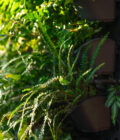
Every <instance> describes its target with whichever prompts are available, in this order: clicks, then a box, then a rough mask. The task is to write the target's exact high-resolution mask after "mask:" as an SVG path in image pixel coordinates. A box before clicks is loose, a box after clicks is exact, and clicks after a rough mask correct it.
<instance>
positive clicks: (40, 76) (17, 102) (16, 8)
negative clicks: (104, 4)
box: [0, 0, 107, 140]
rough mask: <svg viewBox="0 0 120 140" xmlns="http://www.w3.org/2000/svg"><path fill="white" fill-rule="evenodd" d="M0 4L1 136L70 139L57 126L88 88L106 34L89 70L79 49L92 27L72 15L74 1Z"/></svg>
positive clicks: (28, 0) (8, 1)
mask: <svg viewBox="0 0 120 140" xmlns="http://www.w3.org/2000/svg"><path fill="white" fill-rule="evenodd" d="M0 6H1V9H0V34H1V35H0V50H1V54H0V58H1V59H0V69H1V71H0V88H1V89H0V95H1V96H0V112H1V114H0V119H1V129H0V135H1V138H2V137H3V139H5V138H6V136H7V138H9V139H10V138H12V139H15V138H16V139H19V140H22V139H30V140H31V139H43V140H44V139H45V140H47V139H49V140H50V139H53V140H59V138H63V139H64V140H65V139H70V135H69V134H65V132H63V130H62V123H63V121H64V119H65V117H66V114H67V112H68V109H69V108H71V106H73V105H74V104H76V102H77V101H78V100H79V99H82V97H84V96H87V95H86V94H87V93H88V91H87V90H88V87H90V88H89V89H90V90H91V91H93V90H94V89H93V88H92V86H91V85H90V80H91V78H93V76H94V74H95V72H96V71H97V70H98V69H99V68H100V67H101V66H102V65H103V64H100V65H99V66H98V67H96V68H95V69H94V68H93V65H94V61H95V58H96V57H97V54H98V52H99V49H100V47H101V45H102V43H103V41H104V40H105V39H106V38H107V36H105V37H104V38H103V39H102V40H101V42H100V44H99V46H98V47H97V49H96V51H95V53H94V57H93V58H92V61H91V63H90V64H91V65H90V66H89V65H88V62H87V53H88V50H89V47H88V48H85V51H84V53H83V54H82V52H81V49H82V44H83V43H84V42H86V41H87V40H89V39H91V36H92V35H93V34H94V33H95V32H96V31H95V28H93V26H94V25H95V24H93V23H92V22H91V23H88V22H87V21H86V20H82V19H81V18H80V17H79V16H78V14H77V11H76V8H75V5H74V1H72V0H69V1H66V0H65V1H63V0H49V1H47V0H44V1H43V0H39V1H36V0H21V1H16V0H15V1H13V0H6V1H4V0H1V1H0ZM6 9H7V10H6ZM70 13H71V14H70ZM78 46H80V47H79V51H78V53H77V55H76V56H74V51H75V50H76V48H78ZM81 55H82V60H81V65H80V68H79V69H77V66H76V63H77V61H78V59H79V56H81Z"/></svg>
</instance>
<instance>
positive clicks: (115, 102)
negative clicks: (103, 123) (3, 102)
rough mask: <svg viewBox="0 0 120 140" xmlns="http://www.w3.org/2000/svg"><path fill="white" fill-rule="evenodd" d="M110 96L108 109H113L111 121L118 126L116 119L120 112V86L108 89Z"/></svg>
mask: <svg viewBox="0 0 120 140" xmlns="http://www.w3.org/2000/svg"><path fill="white" fill-rule="evenodd" d="M108 92H109V95H108V98H107V101H106V104H105V105H106V107H108V108H109V107H110V108H111V119H112V123H113V124H114V125H115V124H116V118H117V115H118V110H119V108H120V96H119V95H120V86H119V85H118V86H111V87H110V88H109V89H108Z"/></svg>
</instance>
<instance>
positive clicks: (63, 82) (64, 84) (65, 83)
mask: <svg viewBox="0 0 120 140" xmlns="http://www.w3.org/2000/svg"><path fill="white" fill-rule="evenodd" d="M59 82H60V84H61V85H63V86H66V85H69V84H70V82H69V81H68V80H66V79H64V78H63V77H62V76H60V77H59Z"/></svg>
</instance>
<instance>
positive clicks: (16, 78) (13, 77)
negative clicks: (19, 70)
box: [6, 74, 21, 81]
mask: <svg viewBox="0 0 120 140" xmlns="http://www.w3.org/2000/svg"><path fill="white" fill-rule="evenodd" d="M6 78H11V79H14V80H16V81H18V80H20V78H21V75H18V74H6Z"/></svg>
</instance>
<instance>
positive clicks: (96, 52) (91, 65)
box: [90, 34, 108, 68]
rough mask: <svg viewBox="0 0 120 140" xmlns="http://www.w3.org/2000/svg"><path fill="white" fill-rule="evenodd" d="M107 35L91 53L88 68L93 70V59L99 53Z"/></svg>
mask: <svg viewBox="0 0 120 140" xmlns="http://www.w3.org/2000/svg"><path fill="white" fill-rule="evenodd" d="M107 37H108V34H107V35H105V36H104V37H103V38H102V39H101V41H100V42H99V44H98V46H96V50H95V51H94V52H93V55H92V58H91V63H90V68H93V66H94V64H95V59H96V57H97V56H98V53H99V51H100V48H101V46H102V45H103V43H104V42H105V40H106V39H107Z"/></svg>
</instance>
